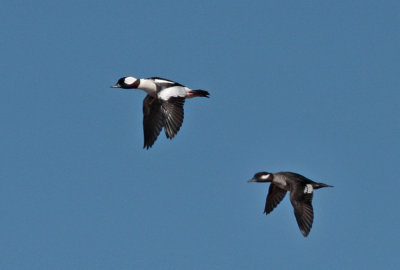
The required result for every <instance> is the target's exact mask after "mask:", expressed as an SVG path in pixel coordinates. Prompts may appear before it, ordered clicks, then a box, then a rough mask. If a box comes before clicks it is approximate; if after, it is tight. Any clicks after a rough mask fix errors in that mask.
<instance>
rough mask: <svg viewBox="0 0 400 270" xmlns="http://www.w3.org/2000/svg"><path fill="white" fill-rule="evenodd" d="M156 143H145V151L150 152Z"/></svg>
mask: <svg viewBox="0 0 400 270" xmlns="http://www.w3.org/2000/svg"><path fill="white" fill-rule="evenodd" d="M153 144H154V143H148V142H144V145H143V149H146V150H149V149H150V148H151V147H152V146H153Z"/></svg>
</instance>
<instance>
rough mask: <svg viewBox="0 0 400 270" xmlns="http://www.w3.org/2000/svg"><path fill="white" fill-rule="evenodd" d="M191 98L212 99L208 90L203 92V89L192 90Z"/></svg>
mask: <svg viewBox="0 0 400 270" xmlns="http://www.w3.org/2000/svg"><path fill="white" fill-rule="evenodd" d="M189 97H206V98H209V97H210V93H208V92H207V91H206V90H201V89H197V90H191V91H190V92H189Z"/></svg>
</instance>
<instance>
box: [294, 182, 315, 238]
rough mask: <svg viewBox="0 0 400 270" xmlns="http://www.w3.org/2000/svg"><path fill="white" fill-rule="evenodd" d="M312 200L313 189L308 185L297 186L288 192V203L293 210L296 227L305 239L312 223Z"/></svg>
mask: <svg viewBox="0 0 400 270" xmlns="http://www.w3.org/2000/svg"><path fill="white" fill-rule="evenodd" d="M312 198H313V188H312V186H311V185H310V184H307V185H304V184H299V186H297V187H295V188H293V190H292V191H291V192H290V202H291V203H292V205H293V208H294V215H295V217H296V220H297V225H299V228H300V231H301V233H302V234H303V235H304V236H305V237H306V236H307V235H308V234H309V233H310V230H311V227H312V224H313V221H314V210H313V207H312V204H311V203H312Z"/></svg>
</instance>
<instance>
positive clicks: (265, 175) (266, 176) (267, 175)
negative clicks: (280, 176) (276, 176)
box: [260, 174, 270, 180]
mask: <svg viewBox="0 0 400 270" xmlns="http://www.w3.org/2000/svg"><path fill="white" fill-rule="evenodd" d="M269 176H270V174H264V175H262V176H261V177H260V178H261V179H262V180H267V179H268V178H269Z"/></svg>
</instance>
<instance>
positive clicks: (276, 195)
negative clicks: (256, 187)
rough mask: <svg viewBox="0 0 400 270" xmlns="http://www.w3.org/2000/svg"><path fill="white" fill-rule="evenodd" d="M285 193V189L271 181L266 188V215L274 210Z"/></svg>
mask: <svg viewBox="0 0 400 270" xmlns="http://www.w3.org/2000/svg"><path fill="white" fill-rule="evenodd" d="M285 195H286V190H283V189H281V188H279V187H278V186H277V185H274V184H273V183H271V184H270V185H269V189H268V195H267V200H266V201H265V209H264V213H265V214H266V215H268V214H269V213H271V212H272V210H274V208H275V207H277V206H278V204H279V203H280V202H281V201H282V200H283V198H284V197H285Z"/></svg>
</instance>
